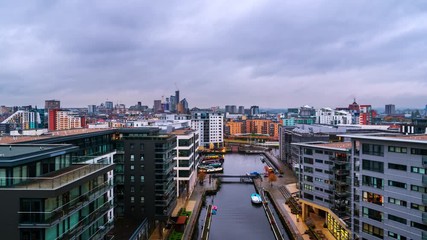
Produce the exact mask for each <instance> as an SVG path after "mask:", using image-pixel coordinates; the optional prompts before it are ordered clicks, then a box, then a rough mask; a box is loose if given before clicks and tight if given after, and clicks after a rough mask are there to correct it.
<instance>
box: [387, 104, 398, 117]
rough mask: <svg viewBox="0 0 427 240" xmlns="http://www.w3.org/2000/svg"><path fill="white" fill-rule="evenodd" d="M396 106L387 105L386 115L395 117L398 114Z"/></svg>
mask: <svg viewBox="0 0 427 240" xmlns="http://www.w3.org/2000/svg"><path fill="white" fill-rule="evenodd" d="M395 108H396V106H395V105H394V104H387V105H385V114H387V115H393V114H395V113H396V109H395Z"/></svg>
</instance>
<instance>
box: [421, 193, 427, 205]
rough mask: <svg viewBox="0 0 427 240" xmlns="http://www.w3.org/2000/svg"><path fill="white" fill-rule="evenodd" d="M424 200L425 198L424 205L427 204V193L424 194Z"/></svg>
mask: <svg viewBox="0 0 427 240" xmlns="http://www.w3.org/2000/svg"><path fill="white" fill-rule="evenodd" d="M422 200H423V203H424V205H427V194H423V196H422Z"/></svg>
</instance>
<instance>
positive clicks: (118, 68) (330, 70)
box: [0, 1, 427, 108]
mask: <svg viewBox="0 0 427 240" xmlns="http://www.w3.org/2000/svg"><path fill="white" fill-rule="evenodd" d="M425 9H427V8H426V4H425V3H423V2H410V3H405V2H386V1H381V2H374V3H373V2H370V1H357V2H339V1H332V2H331V1H327V2H323V1H321V2H311V1H300V2H289V3H286V2H281V1H270V2H262V1H246V2H245V5H242V4H241V3H230V2H228V1H227V2H226V1H215V2H206V3H202V2H197V1H186V2H168V3H167V4H165V3H161V2H130V1H129V2H126V1H125V2H123V1H121V2H120V3H117V2H114V1H102V2H89V3H88V2H86V1H75V2H72V3H68V2H54V3H52V2H45V1H37V2H31V3H26V4H25V5H23V4H20V3H19V2H15V1H10V2H2V3H0V14H2V16H4V17H3V18H2V19H1V20H0V26H1V27H0V36H1V37H0V46H1V47H0V52H2V54H1V55H0V62H1V63H2V68H1V69H0V79H1V80H0V81H1V83H2V87H1V89H0V94H1V96H2V97H1V99H0V102H1V103H0V104H3V105H8V106H10V105H28V104H32V105H38V106H39V107H41V106H43V103H44V100H46V99H59V100H61V102H62V103H64V104H63V105H64V107H87V105H88V104H99V103H101V102H105V101H106V100H107V99H109V100H110V101H113V102H114V103H116V102H119V103H124V104H126V105H127V106H130V105H135V104H136V102H137V101H142V103H143V105H148V106H150V107H151V106H152V104H153V100H155V99H161V97H162V96H165V97H167V96H169V95H170V94H172V93H173V92H174V91H175V90H176V89H179V90H180V91H181V95H182V96H183V97H185V98H187V100H188V102H189V104H190V107H194V106H197V107H210V106H221V107H223V106H225V105H228V104H236V105H243V106H245V107H249V106H251V105H259V106H261V107H270V108H283V107H291V106H301V105H305V104H308V105H313V106H315V107H322V106H329V107H339V106H342V105H344V106H346V105H347V104H349V103H351V102H352V101H353V98H356V99H357V102H358V103H359V104H371V105H372V106H374V107H383V106H384V105H385V104H390V103H391V104H395V105H396V107H397V108H405V107H411V106H412V107H417V108H423V107H424V106H425V104H426V95H425V92H427V81H426V80H425V79H426V72H425V66H426V64H427V63H426V61H425V57H424V56H425V55H426V48H425V46H424V45H425V44H424V39H426V37H427V36H426V35H427V21H426V20H427V19H426V18H427V17H426V15H425ZM76 16H77V17H76Z"/></svg>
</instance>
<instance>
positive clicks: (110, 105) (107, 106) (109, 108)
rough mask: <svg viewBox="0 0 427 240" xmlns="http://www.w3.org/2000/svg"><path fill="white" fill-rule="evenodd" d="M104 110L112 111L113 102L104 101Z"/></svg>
mask: <svg viewBox="0 0 427 240" xmlns="http://www.w3.org/2000/svg"><path fill="white" fill-rule="evenodd" d="M105 108H106V109H108V110H113V108H114V107H113V102H111V101H106V102H105Z"/></svg>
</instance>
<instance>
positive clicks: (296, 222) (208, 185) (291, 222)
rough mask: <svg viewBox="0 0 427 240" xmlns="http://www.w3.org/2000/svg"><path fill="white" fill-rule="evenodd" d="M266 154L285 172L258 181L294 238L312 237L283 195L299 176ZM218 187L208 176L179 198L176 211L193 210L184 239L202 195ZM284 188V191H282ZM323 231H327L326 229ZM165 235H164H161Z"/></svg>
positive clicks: (293, 189) (156, 234) (156, 236)
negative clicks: (188, 193) (191, 190)
mask: <svg viewBox="0 0 427 240" xmlns="http://www.w3.org/2000/svg"><path fill="white" fill-rule="evenodd" d="M266 156H267V158H268V161H270V163H272V164H273V165H274V166H275V167H276V168H278V170H280V171H282V172H283V177H278V178H277V181H276V182H274V183H273V186H271V185H270V183H269V182H268V180H267V178H264V179H263V180H262V181H256V182H257V184H260V187H263V188H264V189H265V190H266V191H268V192H270V194H271V197H272V198H273V201H274V202H275V204H276V206H277V208H278V210H279V212H280V214H281V215H282V216H283V217H284V218H285V221H286V222H287V225H288V226H289V227H290V229H291V232H292V233H293V234H292V235H293V237H294V239H298V240H308V239H310V237H309V235H308V234H305V231H306V230H307V229H308V227H307V226H306V224H305V223H304V222H302V221H301V219H299V217H297V215H295V214H293V213H291V209H290V208H289V206H288V205H287V204H286V198H285V196H284V195H283V193H282V191H283V188H284V187H285V188H286V190H287V191H288V192H289V193H294V192H296V191H297V189H296V187H295V186H296V182H297V178H296V176H295V175H294V173H293V172H292V170H290V169H289V168H288V166H286V165H285V164H283V163H282V162H281V161H279V160H278V159H277V158H276V157H274V156H273V155H272V154H270V153H268V152H267V153H266ZM215 187H216V180H215V179H212V181H211V182H209V178H206V179H205V181H204V184H203V185H199V184H197V185H196V187H195V188H194V191H193V193H192V195H191V196H190V197H189V198H188V199H179V200H178V203H177V207H176V209H175V211H174V213H175V212H177V211H178V210H179V209H180V208H183V207H184V208H185V209H186V210H187V211H191V212H192V214H191V216H190V217H189V219H188V221H187V225H186V227H185V231H184V235H183V238H182V239H185V240H187V239H191V234H192V233H193V231H194V228H195V227H196V225H197V220H198V212H199V211H200V209H201V205H202V196H203V194H204V192H205V191H206V190H213V189H215ZM281 189H282V191H281ZM323 232H327V230H326V229H325V230H324V231H323ZM160 233H161V230H159V229H156V230H155V231H154V232H153V234H152V235H151V236H150V239H151V240H160V239H166V236H167V235H168V233H167V232H163V234H160ZM161 235H163V236H161ZM325 235H326V236H327V237H329V236H331V237H332V235H330V234H328V233H325ZM327 239H334V238H327Z"/></svg>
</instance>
